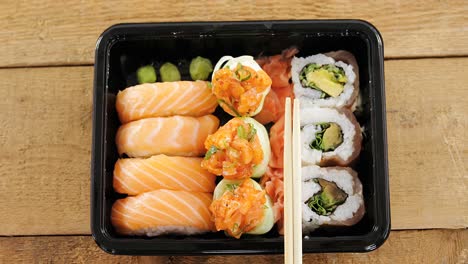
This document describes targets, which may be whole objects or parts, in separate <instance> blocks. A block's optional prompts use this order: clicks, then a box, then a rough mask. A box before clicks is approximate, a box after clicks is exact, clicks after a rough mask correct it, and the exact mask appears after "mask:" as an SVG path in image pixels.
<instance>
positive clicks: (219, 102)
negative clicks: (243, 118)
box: [218, 99, 240, 116]
mask: <svg viewBox="0 0 468 264" xmlns="http://www.w3.org/2000/svg"><path fill="white" fill-rule="evenodd" d="M218 104H225V105H226V106H227V107H228V108H229V109H230V110H231V111H232V112H233V113H234V114H235V115H236V116H240V114H239V112H237V110H236V109H235V108H234V107H233V106H232V105H230V104H228V103H226V101H224V100H223V99H218Z"/></svg>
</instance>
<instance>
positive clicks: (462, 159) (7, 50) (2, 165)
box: [0, 0, 468, 263]
mask: <svg viewBox="0 0 468 264" xmlns="http://www.w3.org/2000/svg"><path fill="white" fill-rule="evenodd" d="M56 2H61V1H45V0H42V1H41V0H30V1H18V0H2V1H1V3H0V25H1V26H0V45H1V48H0V84H1V89H0V98H1V101H0V146H1V147H2V149H1V151H0V201H1V202H0V212H1V214H0V263H12V262H25V263H31V262H39V263H42V262H47V263H49V262H57V263H70V262H80V263H90V262H99V263H153V262H156V263H159V262H160V263H219V262H221V263H277V262H282V260H283V257H282V255H277V256H211V257H130V256H112V255H109V254H107V253H104V252H103V251H101V250H100V249H99V248H98V247H97V245H96V244H95V243H94V241H93V239H92V237H91V236H90V209H89V206H90V157H91V126H92V125H91V112H92V89H93V62H94V48H95V43H96V40H97V38H98V36H99V34H100V33H101V32H102V31H103V30H105V29H106V28H107V27H109V26H111V25H113V24H116V23H122V22H161V21H203V20H205V21H207V20H213V21H220V20H237V21H240V20H268V19H326V18H355V19H364V20H367V21H369V22H371V23H373V24H374V25H375V26H376V27H377V28H378V29H379V30H380V32H381V33H382V36H383V39H384V42H385V58H386V61H385V78H386V80H385V81H386V94H387V119H388V151H389V170H390V192H391V216H392V232H391V234H390V237H389V239H388V240H387V242H386V243H385V244H384V245H383V246H382V247H381V248H379V249H378V250H376V251H374V252H371V253H368V254H362V253H360V254H305V255H304V261H305V263H340V262H345V263H468V231H467V229H466V228H467V227H468V195H467V191H466V190H467V183H468V171H467V170H468V137H467V135H466V134H467V132H466V131H467V130H468V15H467V14H468V3H467V2H466V1H420V0H414V1H401V2H400V1H387V2H379V1H372V2H370V3H368V2H364V1H362V2H361V1H338V0H337V1H330V2H327V3H323V2H322V1H309V3H307V2H308V1H278V0H272V1H254V2H253V1H248V2H244V1H190V2H188V1H187V2H182V1H171V2H170V3H164V2H162V1H141V0H138V1H132V2H128V3H125V2H124V1H74V3H71V2H70V3H66V4H65V3H56ZM63 2H65V1H63ZM254 3H255V4H256V5H254Z"/></svg>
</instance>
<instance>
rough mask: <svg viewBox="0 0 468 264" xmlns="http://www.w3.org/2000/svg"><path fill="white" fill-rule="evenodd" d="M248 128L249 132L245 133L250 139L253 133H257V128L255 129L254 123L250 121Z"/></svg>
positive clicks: (252, 137) (250, 139) (253, 135)
mask: <svg viewBox="0 0 468 264" xmlns="http://www.w3.org/2000/svg"><path fill="white" fill-rule="evenodd" d="M249 128H250V131H249V134H248V135H247V140H248V141H252V140H253V139H254V138H255V135H256V134H257V129H255V127H254V125H253V124H250V123H249Z"/></svg>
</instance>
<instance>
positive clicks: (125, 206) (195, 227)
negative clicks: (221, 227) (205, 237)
mask: <svg viewBox="0 0 468 264" xmlns="http://www.w3.org/2000/svg"><path fill="white" fill-rule="evenodd" d="M211 202H212V194H210V193H201V192H187V191H173V190H155V191H152V192H147V193H143V194H140V195H138V196H131V197H127V198H125V199H119V200H117V201H116V202H115V203H114V205H113V206H112V211H111V222H112V225H113V226H114V227H115V229H116V230H117V232H118V233H120V234H123V235H147V236H157V235H161V234H168V233H171V234H186V235H191V234H199V233H204V232H209V231H214V225H213V222H212V221H211V213H210V211H209V206H210V204H211Z"/></svg>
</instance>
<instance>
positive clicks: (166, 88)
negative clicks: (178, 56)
mask: <svg viewBox="0 0 468 264" xmlns="http://www.w3.org/2000/svg"><path fill="white" fill-rule="evenodd" d="M115 105H116V108H117V113H118V114H119V119H120V122H122V123H123V124H125V123H128V122H130V121H134V120H139V119H143V118H147V117H165V116H172V115H184V116H195V117H198V116H203V115H207V114H211V113H213V112H214V110H215V108H216V106H217V105H218V103H217V101H216V97H215V96H214V95H213V94H212V93H211V89H210V87H208V83H207V82H204V81H195V82H189V81H180V82H160V83H145V84H140V85H136V86H132V87H129V88H127V89H125V90H123V91H120V92H119V93H118V94H117V101H116V104H115Z"/></svg>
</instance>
